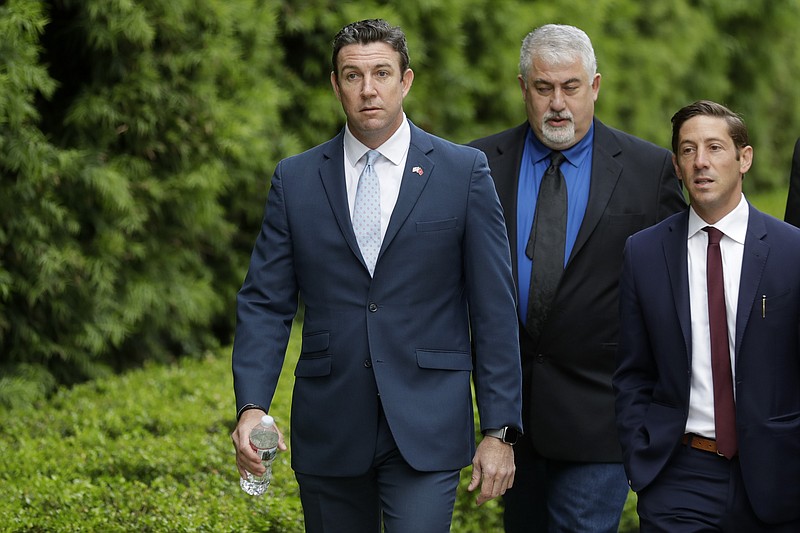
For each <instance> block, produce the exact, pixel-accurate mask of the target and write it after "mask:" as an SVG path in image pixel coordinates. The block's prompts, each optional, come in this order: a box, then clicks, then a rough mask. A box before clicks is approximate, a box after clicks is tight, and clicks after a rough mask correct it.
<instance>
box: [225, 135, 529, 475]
mask: <svg viewBox="0 0 800 533" xmlns="http://www.w3.org/2000/svg"><path fill="white" fill-rule="evenodd" d="M343 158H344V152H343V132H342V133H340V134H339V135H338V136H336V137H335V138H333V139H332V140H331V141H328V142H326V143H324V144H322V145H320V146H317V147H315V148H313V149H311V150H309V151H307V152H305V153H303V154H300V155H297V156H294V157H290V158H288V159H285V160H283V161H281V162H280V163H279V164H278V166H277V169H276V170H275V173H274V175H273V177H272V185H271V188H270V191H269V196H268V200H267V206H266V210H265V217H264V221H263V226H262V229H261V232H260V234H259V236H258V239H257V241H256V244H255V248H254V250H253V255H252V258H251V263H250V268H249V271H248V273H247V277H246V279H245V281H244V284H243V286H242V288H241V290H240V292H239V295H238V306H237V327H236V336H235V341H234V349H233V372H234V388H235V392H236V403H237V408H241V407H242V406H243V405H245V404H247V403H254V404H258V405H263V406H266V407H269V405H270V403H271V400H272V396H273V394H274V391H275V386H276V384H277V381H278V376H279V374H280V372H281V367H282V363H283V360H284V353H285V350H286V345H287V341H288V337H289V331H290V327H291V324H292V318H293V317H294V315H295V312H296V309H297V304H298V296H299V298H300V300H302V302H303V303H304V305H305V315H304V324H303V342H302V352H301V354H300V358H299V361H298V363H297V366H296V367H295V369H294V374H295V386H294V393H293V399H292V420H291V442H292V465H293V467H294V469H295V470H296V471H299V472H303V473H307V474H314V475H331V476H352V475H358V474H362V473H364V472H365V471H366V470H367V469H368V468H369V467H370V466H371V463H372V461H373V456H374V453H373V452H374V447H375V439H376V431H377V426H378V413H379V395H380V402H381V405H382V407H383V410H384V412H385V414H386V418H387V420H388V423H389V426H390V427H391V430H392V434H393V436H394V437H395V440H396V442H397V445H398V448H399V450H400V452H401V454H402V455H403V457H404V458H405V459H406V461H407V462H408V463H409V464H410V465H411V466H412V467H414V468H416V469H418V470H422V471H434V470H456V469H460V468H462V467H464V466H466V465H468V464H469V463H470V462H471V460H472V456H473V454H474V450H475V433H474V427H473V410H472V395H471V390H470V376H471V373H474V374H475V386H476V388H475V390H476V396H477V402H478V407H479V411H480V416H481V425H482V426H483V427H484V428H498V427H502V426H505V425H511V426H515V427H517V428H521V415H520V411H521V370H520V363H519V356H518V353H519V342H518V337H517V319H516V312H515V296H514V287H513V285H514V284H513V280H512V275H511V264H510V254H509V248H508V241H507V238H506V230H505V226H504V223H503V213H502V209H501V207H500V203H499V200H498V198H497V194H496V192H495V189H494V185H493V182H492V179H491V176H490V174H489V168H488V165H487V163H486V158H485V156H484V155H483V154H482V153H481V152H480V151H478V150H475V149H472V148H468V147H465V146H459V145H456V144H453V143H450V142H448V141H445V140H443V139H440V138H438V137H435V136H433V135H430V134H428V133H425V132H424V131H422V130H420V129H419V128H417V127H415V126H414V125H413V124H412V125H411V145H410V147H409V151H408V158H407V162H406V168H405V170H404V174H403V179H402V185H401V187H400V193H399V197H398V199H397V204H396V206H395V208H394V211H393V213H392V216H391V220H390V222H389V226H388V229H387V232H386V235H385V237H384V240H383V244H382V247H381V251H380V254H379V256H378V261H377V264H376V267H375V272H374V278H370V275H369V272H368V271H367V268H366V266H365V264H364V261H363V258H362V256H361V253H360V251H359V247H358V244H357V242H356V238H355V234H354V232H353V228H352V224H351V221H350V215H349V209H348V203H347V194H346V187H345V180H344V159H343ZM471 344H474V348H475V358H474V363H473V357H472V354H471V350H472V346H471Z"/></svg>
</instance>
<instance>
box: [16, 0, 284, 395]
mask: <svg viewBox="0 0 800 533" xmlns="http://www.w3.org/2000/svg"><path fill="white" fill-rule="evenodd" d="M274 8H275V4H274V3H270V2H260V1H256V0H253V1H244V0H242V1H239V2H237V3H236V5H230V4H229V3H227V2H217V1H208V0H206V1H194V0H183V1H175V2H166V3H165V2H160V1H158V0H153V1H140V2H123V1H116V2H107V1H105V0H93V1H72V0H65V1H59V2H43V1H39V2H29V1H11V2H9V3H8V4H7V5H5V6H3V7H1V8H0V25H2V29H3V34H4V35H7V36H9V39H4V45H3V46H4V47H5V48H6V49H7V51H6V52H5V54H4V55H5V57H8V58H9V60H7V61H6V62H5V63H4V65H3V67H2V68H3V70H2V71H0V74H1V75H0V84H3V86H2V87H0V93H2V94H3V98H2V99H0V132H1V133H2V135H0V139H1V141H0V168H1V169H2V171H3V173H4V174H5V175H6V177H5V178H4V181H3V184H2V191H0V249H2V263H0V298H2V302H3V307H2V311H1V312H0V351H2V353H3V354H4V356H5V357H4V361H3V365H4V368H3V374H4V375H5V376H6V377H4V378H3V379H4V382H9V383H11V382H13V383H14V384H15V387H14V388H15V390H14V391H12V390H11V389H10V388H6V387H3V389H2V390H0V402H5V403H9V404H25V403H28V402H29V401H30V400H31V398H33V397H36V396H37V395H39V394H40V393H41V389H42V388H43V387H44V388H45V389H46V388H47V387H48V385H49V384H50V383H53V382H54V381H53V379H52V378H48V376H52V377H53V378H55V379H56V380H57V381H58V382H61V383H72V382H75V381H79V380H82V379H86V378H92V377H97V376H100V375H103V374H104V373H106V372H107V371H109V370H113V369H120V368H125V367H127V366H130V365H132V364H136V363H139V362H141V361H143V360H147V359H154V360H160V361H165V360H168V358H170V357H171V356H173V355H177V354H183V353H202V351H203V350H204V349H206V348H209V347H213V346H215V345H217V344H218V342H219V340H218V339H222V340H224V341H225V342H227V341H228V340H229V337H230V331H231V330H232V317H233V294H235V292H236V290H237V288H238V286H239V284H240V283H241V279H242V276H243V271H244V268H245V266H246V258H247V252H246V250H249V248H250V246H251V245H252V238H253V235H254V234H255V229H256V228H257V226H258V222H259V220H260V215H261V210H262V206H263V202H264V197H265V188H264V182H263V176H265V175H268V173H269V172H271V167H272V166H273V165H274V163H275V161H277V159H278V158H279V154H281V153H285V152H286V151H292V150H296V149H297V147H296V146H295V145H294V144H293V142H292V141H291V138H287V139H285V140H284V141H279V142H270V138H278V137H279V135H278V134H277V132H278V131H279V130H278V119H277V117H278V113H279V109H280V106H281V105H282V103H283V102H284V101H285V95H284V93H283V91H282V90H281V89H280V88H279V87H277V86H276V84H275V83H274V81H273V77H274V76H273V75H272V73H273V72H272V69H273V68H274V67H276V66H277V65H278V64H279V63H280V58H281V54H282V51H281V50H280V49H279V48H277V47H276V46H275V45H274V37H275V18H274ZM254 111H257V112H254ZM258 178H261V179H260V180H259V179H258ZM245 242H246V244H245ZM30 376H44V379H37V380H34V381H30V380H29V379H28V378H29V377H30ZM26 383H28V386H25V384H26Z"/></svg>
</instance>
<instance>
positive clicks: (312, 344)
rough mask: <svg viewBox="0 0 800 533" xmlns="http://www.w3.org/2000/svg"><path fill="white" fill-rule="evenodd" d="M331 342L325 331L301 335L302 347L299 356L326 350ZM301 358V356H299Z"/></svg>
mask: <svg viewBox="0 0 800 533" xmlns="http://www.w3.org/2000/svg"><path fill="white" fill-rule="evenodd" d="M330 341H331V334H330V333H328V332H327V331H317V332H314V333H308V334H306V335H303V347H302V349H301V350H300V353H301V354H307V353H314V352H322V351H325V350H327V349H328V345H329V344H330ZM301 357H302V355H301Z"/></svg>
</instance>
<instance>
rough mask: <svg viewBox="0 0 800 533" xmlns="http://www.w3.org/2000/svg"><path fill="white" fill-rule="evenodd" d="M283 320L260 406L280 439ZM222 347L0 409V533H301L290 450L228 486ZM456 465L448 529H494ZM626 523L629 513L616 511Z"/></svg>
mask: <svg viewBox="0 0 800 533" xmlns="http://www.w3.org/2000/svg"><path fill="white" fill-rule="evenodd" d="M299 329H300V328H299V327H295V328H293V331H292V338H291V340H290V343H289V348H288V351H287V356H286V362H285V364H284V372H283V375H282V377H281V381H280V383H279V385H278V390H277V392H276V396H275V400H274V402H273V404H272V408H271V414H272V415H273V416H275V418H276V421H277V423H278V425H279V427H280V428H281V430H282V431H284V433H285V434H286V435H287V438H288V439H289V451H290V452H291V433H290V428H289V426H288V421H289V409H290V405H291V396H290V395H291V389H292V386H293V382H294V380H293V375H292V371H291V369H292V368H293V367H294V365H295V363H296V360H297V357H298V355H299V348H300V340H299V339H300V335H299ZM229 353H230V351H229V349H225V350H218V351H217V352H216V353H214V354H210V355H207V356H206V357H204V358H202V359H199V358H197V359H184V360H182V361H180V362H178V363H177V364H173V365H170V366H164V365H160V364H147V365H145V367H144V368H143V369H139V370H135V371H131V372H128V373H126V374H124V375H122V376H112V377H108V378H103V379H98V380H95V381H93V382H91V383H86V384H83V385H79V386H76V387H73V388H71V389H69V390H67V389H61V390H59V392H58V393H57V394H56V395H54V396H53V397H52V398H51V399H49V400H42V401H39V402H36V403H35V404H34V405H31V406H25V407H17V408H13V409H8V408H3V407H2V406H0V489H2V494H3V495H4V497H3V498H0V531H7V532H23V531H30V532H33V531H107V532H109V533H113V532H123V531H142V532H148V531H152V532H157V531H214V532H216V531H230V532H233V531H236V532H248V531H252V532H256V531H267V532H270V533H290V532H300V531H303V526H302V523H303V519H302V507H301V505H300V500H299V492H298V488H297V482H296V481H295V478H294V475H293V473H292V471H291V466H290V453H282V454H279V455H278V458H277V459H276V462H275V465H274V467H273V483H272V485H271V487H270V489H269V491H268V492H267V494H266V495H265V496H263V497H261V498H253V497H251V496H247V495H246V494H244V493H243V492H242V491H241V489H239V483H238V472H237V471H236V462H235V457H234V451H233V445H232V443H231V440H230V432H231V431H232V430H233V425H234V418H235V417H234V407H233V394H232V391H233V383H232V378H231V371H230V357H229ZM470 475H471V468H465V469H464V470H463V471H462V475H461V483H460V486H459V489H458V494H457V500H456V508H455V512H454V516H453V527H452V531H454V532H457V533H485V532H487V531H501V530H502V503H501V502H500V501H496V500H493V501H490V502H487V503H485V504H484V505H482V506H481V507H477V506H476V505H475V497H476V494H475V493H470V492H467V490H466V487H467V485H468V484H469V478H470ZM625 521H626V523H627V524H629V527H630V528H629V529H628V528H621V529H620V531H623V532H626V531H635V530H636V528H637V527H638V522H636V520H635V511H634V510H633V509H631V510H629V511H628V512H627V513H626V518H625Z"/></svg>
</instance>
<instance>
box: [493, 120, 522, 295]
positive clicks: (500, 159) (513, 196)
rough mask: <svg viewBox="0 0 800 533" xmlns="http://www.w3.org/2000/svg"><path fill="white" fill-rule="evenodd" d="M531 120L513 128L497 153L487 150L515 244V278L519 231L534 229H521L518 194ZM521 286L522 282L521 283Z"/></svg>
mask: <svg viewBox="0 0 800 533" xmlns="http://www.w3.org/2000/svg"><path fill="white" fill-rule="evenodd" d="M528 127H529V126H528V123H527V122H523V123H522V124H521V125H519V126H517V127H516V128H514V129H513V130H511V132H510V135H509V136H507V137H505V138H504V140H503V142H502V143H498V145H497V146H496V148H495V150H496V151H495V152H493V153H487V154H486V157H487V158H488V159H489V165H490V171H491V173H492V177H493V178H494V183H495V189H496V190H497V197H498V198H499V199H500V204H501V205H502V206H503V213H504V216H505V219H506V231H507V232H508V242H509V243H510V244H511V268H512V270H513V271H514V280H515V281H517V282H518V281H519V276H518V273H517V234H518V232H520V231H521V232H526V231H527V232H530V228H521V229H518V228H517V197H518V195H519V169H520V166H521V165H522V154H523V151H524V148H525V137H526V135H527V134H528ZM517 286H519V283H517Z"/></svg>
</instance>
